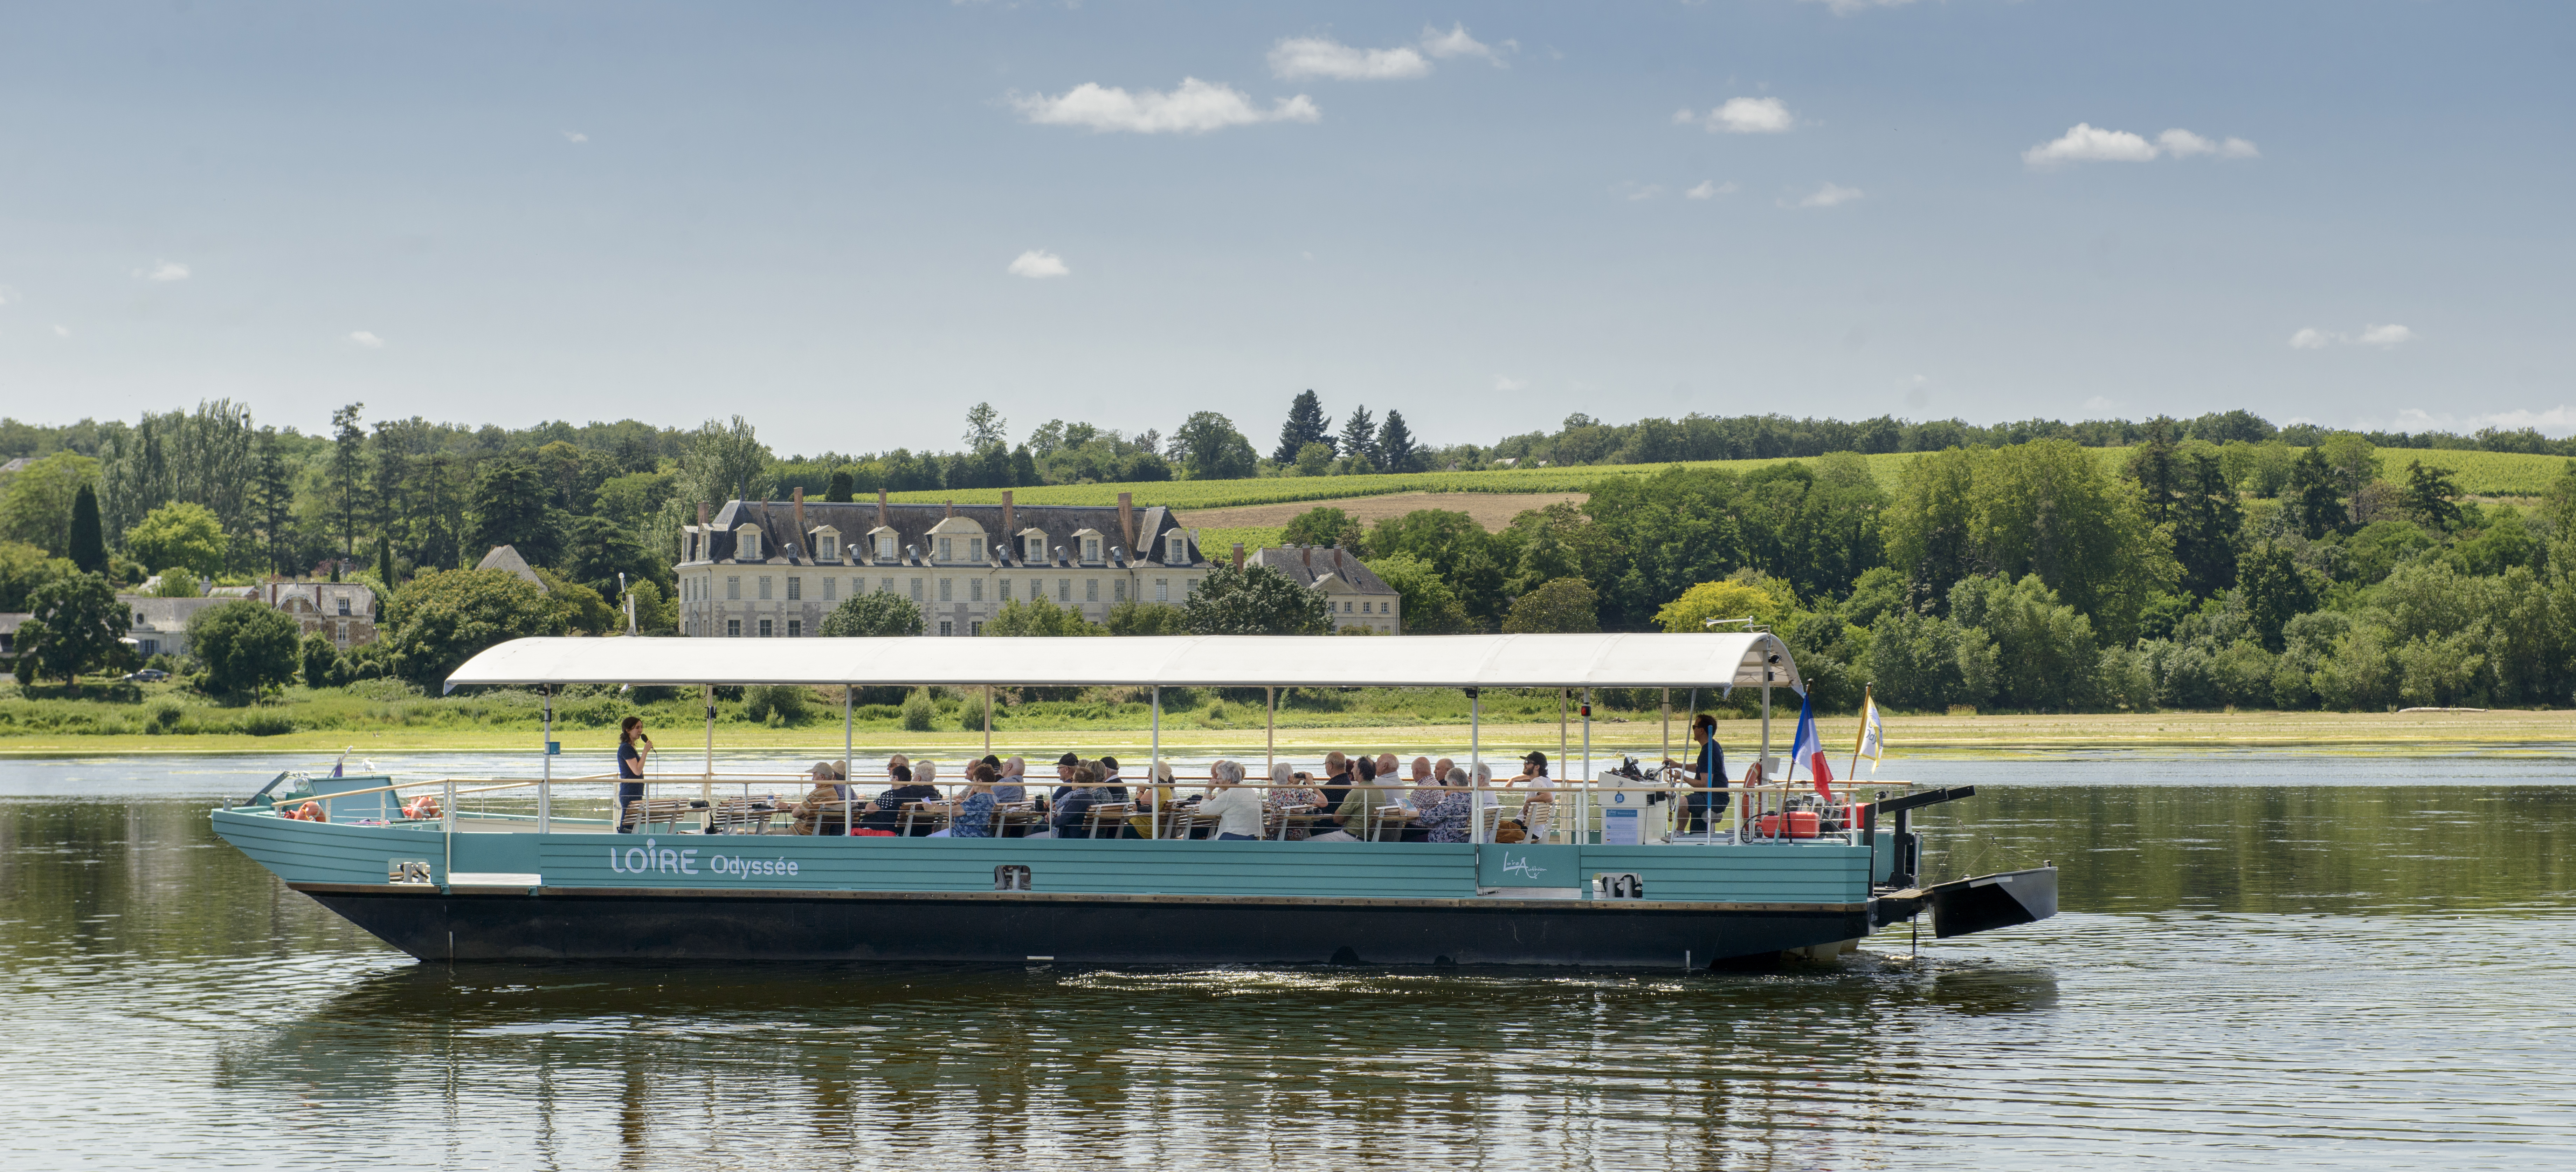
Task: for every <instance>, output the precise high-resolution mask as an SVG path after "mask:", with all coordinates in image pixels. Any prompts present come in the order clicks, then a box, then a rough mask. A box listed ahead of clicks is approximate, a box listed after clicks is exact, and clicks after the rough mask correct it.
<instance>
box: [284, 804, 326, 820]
mask: <svg viewBox="0 0 2576 1172" xmlns="http://www.w3.org/2000/svg"><path fill="white" fill-rule="evenodd" d="M286 816H287V817H289V818H292V819H294V820H296V821H298V822H328V821H330V820H331V819H330V818H329V817H328V816H327V815H325V814H324V813H323V812H322V803H320V802H306V803H304V804H303V805H301V806H297V807H295V808H294V809H292V810H288V811H287V812H286Z"/></svg>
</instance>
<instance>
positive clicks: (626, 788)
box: [616, 716, 653, 834]
mask: <svg viewBox="0 0 2576 1172" xmlns="http://www.w3.org/2000/svg"><path fill="white" fill-rule="evenodd" d="M652 755H653V738H651V737H648V736H645V735H644V718H643V717H641V716H630V717H627V718H626V723H625V724H623V725H620V726H619V727H618V730H617V813H616V826H617V832H618V833H619V834H627V833H631V832H630V831H628V830H627V828H626V807H628V806H630V805H632V804H634V803H636V802H640V801H643V800H644V760H645V758H647V757H650V756H652Z"/></svg>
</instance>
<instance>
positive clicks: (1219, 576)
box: [1181, 565, 1332, 635]
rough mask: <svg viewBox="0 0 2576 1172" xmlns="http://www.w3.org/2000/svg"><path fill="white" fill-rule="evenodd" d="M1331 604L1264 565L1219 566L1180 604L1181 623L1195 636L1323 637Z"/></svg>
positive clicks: (1328, 630) (1327, 631) (1329, 622)
mask: <svg viewBox="0 0 2576 1172" xmlns="http://www.w3.org/2000/svg"><path fill="white" fill-rule="evenodd" d="M1329 605H1330V604H1329V603H1327V602H1326V601H1325V600H1324V595H1323V594H1322V592H1320V591H1315V590H1309V589H1307V588H1305V587H1303V586H1300V585H1298V584H1297V583H1296V582H1294V581H1292V580H1290V579H1289V577H1288V576H1287V575H1285V574H1282V573H1280V572H1278V571H1277V570H1273V569H1270V568H1268V567H1266V566H1257V565H1247V566H1245V567H1244V568H1242V569H1240V570H1237V569H1235V568H1234V567H1232V566H1218V567H1217V568H1216V571H1215V572H1214V573H1211V574H1209V575H1208V576H1207V577H1206V578H1205V579H1202V580H1201V581H1200V582H1199V585H1198V589H1197V590H1195V591H1192V592H1191V594H1190V597H1189V601H1188V602H1186V603H1184V604H1183V605H1182V607H1181V625H1182V626H1183V627H1184V628H1185V629H1186V630H1187V631H1188V633H1190V634H1193V635H1325V634H1330V633H1332V620H1331V619H1330V618H1329V617H1327V612H1326V609H1325V608H1326V607H1327V606H1329Z"/></svg>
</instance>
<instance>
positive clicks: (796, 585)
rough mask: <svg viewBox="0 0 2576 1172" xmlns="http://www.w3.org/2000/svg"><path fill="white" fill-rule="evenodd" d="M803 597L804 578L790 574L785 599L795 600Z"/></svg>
mask: <svg viewBox="0 0 2576 1172" xmlns="http://www.w3.org/2000/svg"><path fill="white" fill-rule="evenodd" d="M804 597H805V579H803V578H799V577H795V576H793V575H790V576H789V577H788V579H787V601H789V602H796V601H799V600H801V599H803V598H804Z"/></svg>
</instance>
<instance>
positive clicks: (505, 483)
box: [467, 459, 562, 566]
mask: <svg viewBox="0 0 2576 1172" xmlns="http://www.w3.org/2000/svg"><path fill="white" fill-rule="evenodd" d="M467 508H468V509H469V510H470V513H471V516H472V518H473V525H474V528H473V543H474V549H475V551H476V552H478V553H479V552H480V551H484V550H489V549H491V548H492V547H493V546H496V545H507V546H514V547H516V548H517V549H518V551H519V556H520V557H523V558H526V559H527V560H528V564H530V565H539V566H545V565H553V564H554V563H555V559H556V555H557V554H558V553H559V552H560V551H561V550H562V543H561V539H560V537H559V530H558V529H557V527H556V521H557V519H558V518H559V516H560V514H559V513H558V512H557V511H556V510H554V509H551V508H548V507H547V504H546V480H545V476H544V474H543V473H540V472H539V471H537V469H535V468H533V467H531V466H529V465H527V464H523V463H521V462H519V461H517V460H507V459H504V460H494V461H492V462H491V463H489V464H487V465H485V466H484V469H483V472H482V474H481V475H479V476H476V477H475V478H474V496H473V499H472V501H471V502H470V503H469V504H468V506H467Z"/></svg>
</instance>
